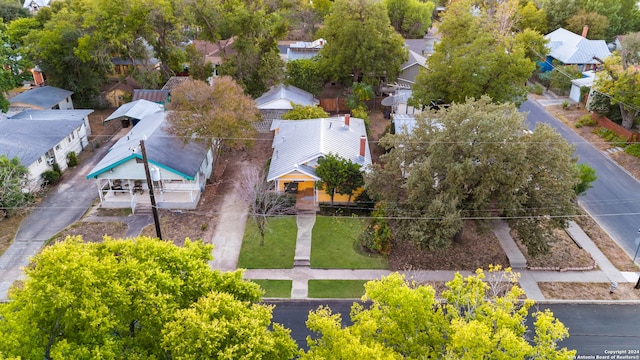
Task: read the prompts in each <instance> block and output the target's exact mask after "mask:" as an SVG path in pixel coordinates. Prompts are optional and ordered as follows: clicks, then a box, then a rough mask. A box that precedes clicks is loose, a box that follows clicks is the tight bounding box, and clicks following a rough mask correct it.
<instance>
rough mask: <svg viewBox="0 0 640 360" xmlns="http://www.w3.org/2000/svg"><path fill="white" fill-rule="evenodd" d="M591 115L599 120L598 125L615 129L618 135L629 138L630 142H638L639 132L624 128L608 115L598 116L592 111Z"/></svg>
mask: <svg viewBox="0 0 640 360" xmlns="http://www.w3.org/2000/svg"><path fill="white" fill-rule="evenodd" d="M591 116H592V117H593V118H594V119H595V120H596V121H597V122H598V125H600V126H602V127H603V128H606V129H609V130H611V131H613V132H614V133H616V134H617V135H618V136H621V137H623V138H625V139H627V141H628V142H638V133H637V132H635V131H631V130H629V129H625V128H623V127H622V126H621V125H618V124H616V123H615V122H613V121H611V120H609V119H608V118H607V117H606V116H598V115H597V114H595V113H591Z"/></svg>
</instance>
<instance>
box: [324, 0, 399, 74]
mask: <svg viewBox="0 0 640 360" xmlns="http://www.w3.org/2000/svg"><path fill="white" fill-rule="evenodd" d="M318 36H319V37H322V38H324V39H326V40H327V43H326V44H325V45H324V47H323V48H322V50H321V51H320V54H319V61H320V66H321V69H322V71H323V73H324V74H325V77H327V78H331V79H333V80H337V81H341V82H343V83H345V84H350V83H351V82H360V81H363V82H366V83H368V84H370V85H378V83H379V79H381V78H386V80H387V81H393V80H395V79H396V78H397V77H398V74H399V73H400V65H402V63H403V62H405V61H406V60H407V51H406V49H405V48H404V41H403V39H402V36H400V34H398V33H397V32H396V31H395V29H394V28H393V27H392V26H391V23H390V22H389V16H388V15H387V11H386V7H385V6H384V4H383V3H382V2H379V1H374V0H336V1H335V2H334V4H333V6H332V7H331V12H330V13H329V15H327V16H326V17H325V21H324V24H323V27H322V28H321V29H320V30H318Z"/></svg>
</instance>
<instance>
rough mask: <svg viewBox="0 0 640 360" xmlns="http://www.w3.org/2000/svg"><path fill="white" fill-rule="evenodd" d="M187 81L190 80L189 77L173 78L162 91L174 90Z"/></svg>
mask: <svg viewBox="0 0 640 360" xmlns="http://www.w3.org/2000/svg"><path fill="white" fill-rule="evenodd" d="M187 80H189V77H188V76H172V77H170V78H169V80H167V82H166V83H165V84H164V86H163V87H162V89H161V90H173V89H175V88H176V87H178V85H180V84H182V83H183V82H185V81H187Z"/></svg>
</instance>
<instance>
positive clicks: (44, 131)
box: [0, 110, 92, 190]
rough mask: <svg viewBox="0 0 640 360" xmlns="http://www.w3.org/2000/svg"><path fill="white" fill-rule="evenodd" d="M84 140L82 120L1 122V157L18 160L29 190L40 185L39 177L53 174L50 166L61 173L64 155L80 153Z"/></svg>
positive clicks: (77, 118) (84, 129)
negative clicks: (23, 169)
mask: <svg viewBox="0 0 640 360" xmlns="http://www.w3.org/2000/svg"><path fill="white" fill-rule="evenodd" d="M86 111H92V110H86ZM87 137H88V127H87V126H86V125H85V121H84V119H83V118H82V117H81V116H77V117H73V118H72V119H67V120H63V119H59V118H57V117H52V118H51V119H48V120H35V119H34V120H32V119H29V118H21V119H17V118H15V117H14V118H10V119H0V154H2V155H6V156H7V157H8V158H10V159H11V158H14V157H18V159H20V163H21V164H22V165H24V166H26V167H27V168H28V169H29V179H30V184H31V185H30V186H31V188H32V190H35V189H37V188H38V187H39V186H40V185H41V184H42V173H43V172H45V171H47V170H52V169H53V164H55V163H57V164H58V166H59V167H60V170H62V171H64V170H65V169H66V168H67V154H68V153H70V152H72V151H74V152H75V153H76V154H78V153H80V152H81V151H82V149H84V147H86V146H87V144H88V140H87Z"/></svg>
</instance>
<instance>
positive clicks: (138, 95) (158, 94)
mask: <svg viewBox="0 0 640 360" xmlns="http://www.w3.org/2000/svg"><path fill="white" fill-rule="evenodd" d="M140 99H144V100H149V101H153V102H154V103H158V104H163V105H164V104H166V103H168V102H169V101H171V92H170V91H169V90H148V89H135V90H133V99H131V100H132V101H136V100H140Z"/></svg>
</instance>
